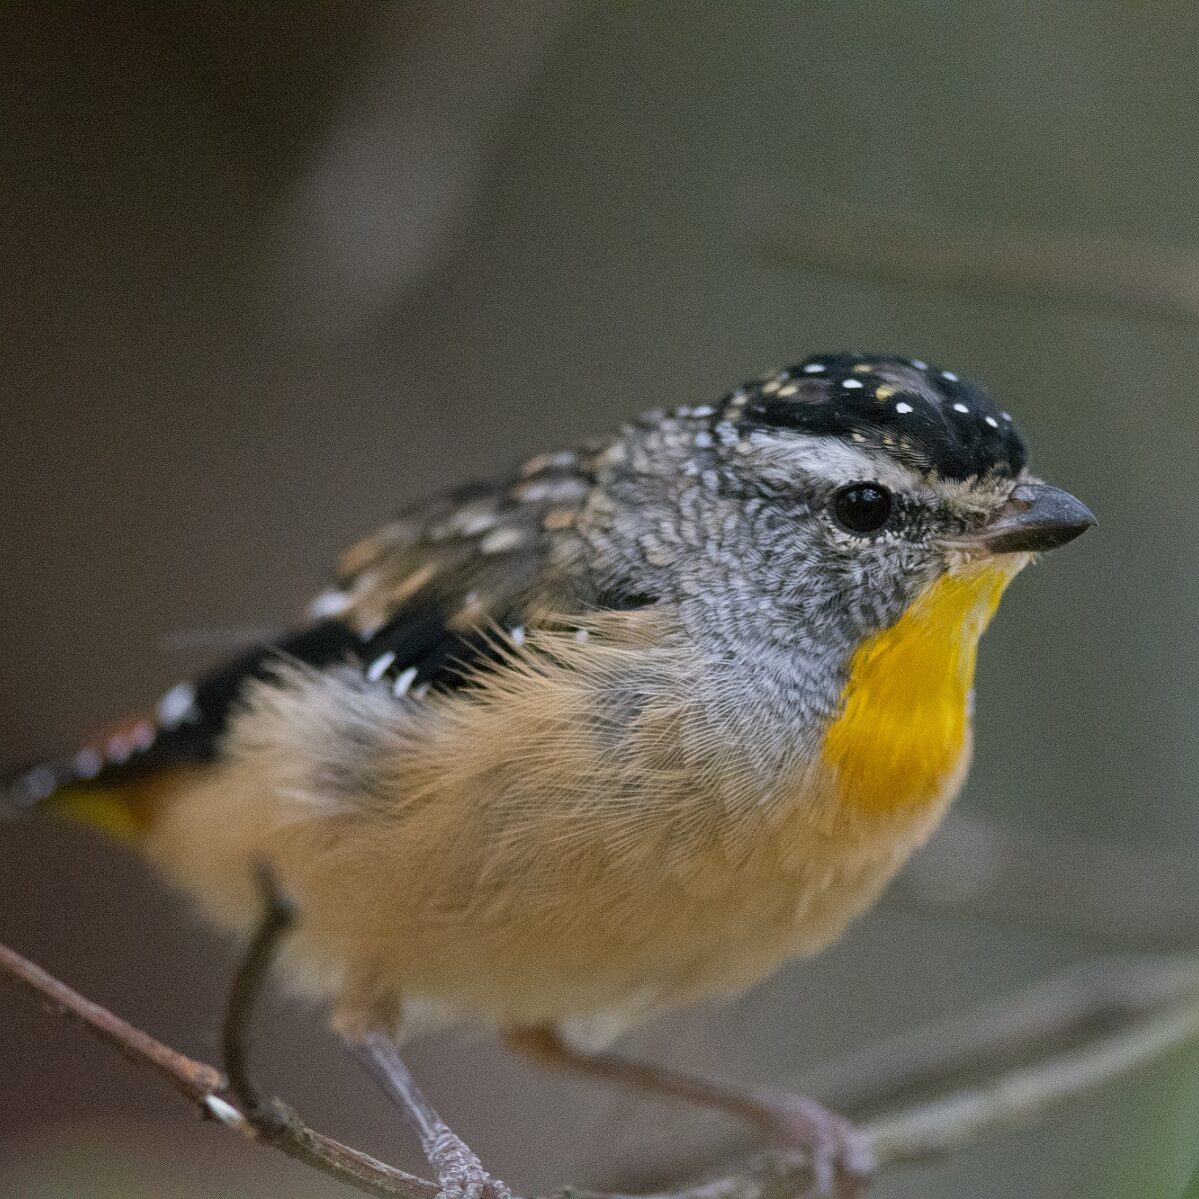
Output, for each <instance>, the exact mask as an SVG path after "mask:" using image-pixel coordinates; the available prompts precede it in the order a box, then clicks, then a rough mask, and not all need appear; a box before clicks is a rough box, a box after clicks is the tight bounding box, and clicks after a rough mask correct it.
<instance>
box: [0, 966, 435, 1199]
mask: <svg viewBox="0 0 1199 1199" xmlns="http://www.w3.org/2000/svg"><path fill="white" fill-rule="evenodd" d="M0 973H2V974H4V975H6V976H7V977H8V978H10V979H12V980H13V981H15V982H17V983H18V984H20V985H21V986H22V987H23V988H24V989H25V990H27V991H29V992H31V993H32V994H33V995H35V996H37V997H39V998H41V999H43V1000H47V1001H48V1002H49V1004H50V1006H51V1007H52V1008H53V1010H54V1011H56V1012H58V1013H59V1014H60V1015H62V1016H65V1017H66V1018H67V1019H69V1020H71V1021H73V1022H75V1023H76V1024H79V1025H81V1026H82V1027H83V1028H84V1029H86V1030H87V1031H88V1032H89V1033H91V1034H92V1035H93V1036H95V1037H98V1038H99V1039H100V1040H101V1041H104V1042H105V1043H106V1044H108V1045H111V1046H113V1047H114V1048H115V1049H117V1050H118V1052H120V1053H121V1054H122V1055H124V1056H125V1057H126V1058H128V1059H129V1060H130V1061H131V1062H133V1063H134V1064H135V1065H146V1066H149V1067H150V1068H151V1069H152V1070H153V1071H154V1072H155V1073H157V1074H158V1075H159V1076H160V1077H162V1078H164V1079H166V1081H167V1082H168V1083H170V1084H171V1086H173V1087H174V1088H175V1090H176V1091H178V1092H179V1093H180V1094H181V1095H182V1096H183V1097H184V1098H185V1099H187V1100H189V1101H190V1102H191V1103H193V1104H195V1105H196V1107H198V1108H199V1110H200V1113H201V1114H202V1115H203V1116H204V1117H205V1118H208V1119H214V1120H217V1121H219V1122H220V1123H221V1124H223V1125H224V1126H225V1127H227V1128H232V1129H234V1130H236V1131H238V1132H240V1133H242V1134H243V1135H245V1136H248V1137H249V1138H250V1139H251V1140H255V1141H260V1142H261V1143H263V1144H266V1145H270V1146H272V1147H273V1148H275V1149H279V1150H280V1151H282V1152H283V1153H286V1154H287V1155H288V1157H292V1158H295V1160H297V1161H299V1162H303V1163H304V1165H306V1166H311V1167H312V1168H313V1169H315V1170H320V1171H321V1172H322V1173H324V1174H328V1175H330V1176H331V1177H333V1178H337V1179H340V1180H341V1181H342V1182H345V1183H347V1184H348V1185H350V1186H352V1187H355V1188H356V1189H357V1190H359V1191H362V1192H363V1193H365V1194H367V1195H378V1196H383V1197H384V1199H434V1197H435V1196H436V1195H437V1187H435V1186H434V1185H433V1184H432V1183H431V1182H427V1181H426V1180H425V1179H423V1178H418V1177H417V1176H416V1175H414V1174H408V1173H405V1172H404V1171H403V1170H397V1169H395V1168H394V1167H392V1166H388V1165H385V1164H384V1163H383V1162H380V1161H376V1160H375V1159H374V1158H373V1157H370V1156H369V1155H367V1154H365V1153H361V1152H360V1151H359V1150H357V1149H351V1148H350V1147H349V1146H348V1145H343V1144H341V1143H340V1142H338V1141H335V1140H333V1139H332V1138H331V1137H327V1136H325V1135H323V1134H322V1133H319V1132H316V1131H314V1130H313V1129H311V1128H308V1127H306V1126H305V1125H304V1124H303V1123H302V1122H301V1121H300V1119H299V1118H298V1117H297V1116H295V1114H294V1113H291V1112H289V1111H288V1109H286V1108H284V1107H283V1106H282V1105H279V1111H278V1112H276V1113H274V1114H275V1115H276V1116H277V1115H279V1114H280V1113H285V1114H286V1118H285V1119H283V1120H282V1121H281V1122H278V1121H276V1120H275V1119H272V1121H271V1122H270V1123H269V1124H266V1125H259V1124H256V1123H255V1122H254V1121H253V1119H252V1118H251V1117H250V1114H249V1113H248V1112H245V1111H243V1110H242V1109H241V1108H240V1106H239V1105H238V1100H237V1096H236V1095H234V1094H233V1092H232V1090H230V1088H229V1086H228V1084H227V1083H226V1081H225V1078H224V1076H223V1075H222V1074H221V1072H220V1071H219V1070H216V1069H214V1068H213V1067H212V1066H209V1065H207V1064H206V1063H204V1062H198V1061H195V1060H194V1059H192V1058H189V1057H186V1056H184V1055H183V1054H182V1053H178V1052H176V1051H175V1050H174V1049H171V1048H170V1047H169V1046H167V1045H164V1044H163V1043H162V1042H161V1041H158V1040H155V1039H154V1038H153V1037H152V1036H150V1035H149V1034H148V1033H146V1032H143V1031H142V1030H141V1029H140V1028H136V1027H134V1026H133V1025H132V1024H129V1023H128V1022H127V1021H125V1020H122V1019H121V1018H120V1017H119V1016H114V1015H113V1014H112V1012H110V1011H108V1010H107V1009H106V1008H103V1007H101V1006H100V1005H99V1004H96V1003H92V1002H91V1001H90V1000H88V999H85V998H84V997H83V996H82V995H80V994H79V993H78V992H77V991H73V990H72V989H71V988H70V987H68V986H67V985H66V984H65V983H62V982H59V980H58V979H56V978H54V977H53V976H52V975H50V974H47V973H46V971H45V970H43V969H41V967H39V966H35V965H34V964H33V963H32V962H31V961H29V960H28V959H27V958H24V957H22V956H21V955H20V954H19V953H16V952H15V951H13V950H12V949H9V948H8V947H7V946H5V945H0Z"/></svg>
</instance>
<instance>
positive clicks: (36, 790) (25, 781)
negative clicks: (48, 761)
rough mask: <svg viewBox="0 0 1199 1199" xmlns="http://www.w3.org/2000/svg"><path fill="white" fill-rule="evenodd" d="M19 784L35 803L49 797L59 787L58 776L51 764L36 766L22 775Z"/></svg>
mask: <svg viewBox="0 0 1199 1199" xmlns="http://www.w3.org/2000/svg"><path fill="white" fill-rule="evenodd" d="M19 786H20V788H21V790H22V791H24V792H25V794H26V795H27V796H28V797H29V798H30V799H31V800H33V801H34V802H35V803H40V802H41V801H42V800H43V799H49V798H50V796H51V795H53V794H54V792H55V790H56V789H57V787H58V776H57V775H56V774H55V773H54V771H53V770H51V769H50V767H49V766H35V767H34V768H33V769H32V770H30V771H29V772H28V773H27V774H23V775H22V776H21V780H20V783H19Z"/></svg>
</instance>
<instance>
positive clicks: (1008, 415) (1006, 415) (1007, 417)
mask: <svg viewBox="0 0 1199 1199" xmlns="http://www.w3.org/2000/svg"><path fill="white" fill-rule="evenodd" d="M999 415H1000V416H1002V417H1003V419H1004V420H1006V421H1010V420H1011V419H1012V414H1011V413H1010V412H1001V413H1000V414H999Z"/></svg>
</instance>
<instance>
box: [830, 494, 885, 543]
mask: <svg viewBox="0 0 1199 1199" xmlns="http://www.w3.org/2000/svg"><path fill="white" fill-rule="evenodd" d="M833 515H834V516H835V517H836V518H837V523H838V524H839V525H841V526H842V527H843V528H845V529H848V530H849V532H851V533H875V532H877V531H878V530H879V529H881V528H882V527H883V525H885V524H886V523H887V518H888V517H889V516H890V515H891V493H890V492H889V491H888V490H887V489H886V488H885V487H880V486H879V485H878V484H877V483H851V484H850V485H849V486H848V487H842V488H841V490H840V491H838V492H837V494H836V495H835V496H833Z"/></svg>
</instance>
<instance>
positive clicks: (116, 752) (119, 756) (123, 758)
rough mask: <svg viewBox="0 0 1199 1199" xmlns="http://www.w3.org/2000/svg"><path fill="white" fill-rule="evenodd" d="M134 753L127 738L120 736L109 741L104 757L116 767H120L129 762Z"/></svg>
mask: <svg viewBox="0 0 1199 1199" xmlns="http://www.w3.org/2000/svg"><path fill="white" fill-rule="evenodd" d="M132 753H133V746H132V744H130V742H129V741H128V740H127V739H126V738H125V737H122V736H120V734H118V735H117V736H115V737H110V738H109V739H108V744H107V745H106V746H105V747H104V756H105V757H106V758H107V759H108V760H109V761H110V762H111V763H112V764H113V765H114V766H120V765H122V764H123V763H125V762H128V761H129V757H130V755H131V754H132Z"/></svg>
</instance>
